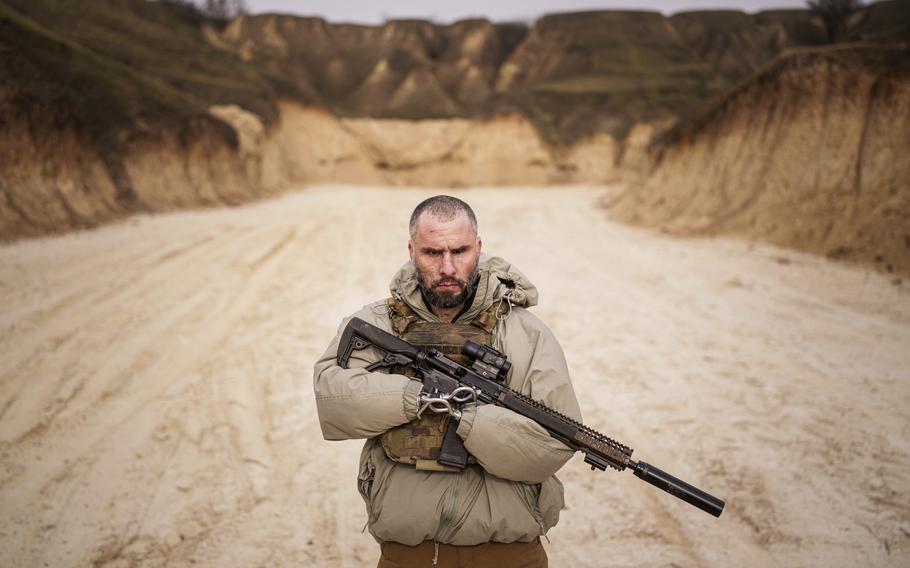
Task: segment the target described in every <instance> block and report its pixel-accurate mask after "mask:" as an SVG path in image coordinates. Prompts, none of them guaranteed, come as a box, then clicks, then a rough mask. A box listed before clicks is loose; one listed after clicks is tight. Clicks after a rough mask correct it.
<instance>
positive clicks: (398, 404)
mask: <svg viewBox="0 0 910 568" xmlns="http://www.w3.org/2000/svg"><path fill="white" fill-rule="evenodd" d="M481 249H482V241H481V239H480V236H479V235H478V232H477V219H476V216H475V215H474V211H473V210H472V209H471V207H470V206H469V205H468V204H467V203H465V202H463V201H461V200H460V199H456V198H454V197H449V196H444V195H442V196H436V197H432V198H430V199H427V200H426V201H424V202H422V203H420V204H419V205H418V206H417V208H416V209H415V210H414V213H413V214H412V215H411V221H410V240H409V241H408V254H409V256H410V260H409V261H408V262H407V263H406V264H405V265H404V266H403V267H402V268H401V269H400V270H399V271H398V273H397V274H396V275H395V277H394V278H393V279H392V283H391V286H390V290H391V297H390V298H388V299H384V300H381V301H378V302H375V303H373V304H370V305H367V306H365V307H364V308H363V309H361V310H360V311H358V312H357V313H356V314H353V315H352V316H351V317H358V318H361V319H363V320H365V321H366V322H368V323H371V324H373V325H375V326H378V327H380V328H382V329H384V330H385V331H388V332H390V333H393V334H396V335H398V336H399V337H401V338H402V339H404V340H406V341H408V342H410V343H412V344H415V345H422V346H431V347H434V348H436V349H439V350H440V351H442V352H443V353H445V354H446V355H447V356H448V357H450V358H452V359H456V360H463V359H461V355H460V349H461V346H462V345H463V344H464V342H465V341H467V340H471V341H475V342H477V343H484V344H487V345H490V346H492V347H493V348H495V349H497V350H499V351H502V352H503V353H505V354H506V355H507V356H508V359H509V361H510V362H511V363H512V367H511V370H510V371H509V374H508V376H507V377H506V384H507V385H508V386H509V387H510V388H511V389H513V390H516V391H519V392H521V393H522V394H525V395H527V396H530V397H532V398H534V399H535V400H538V401H540V402H542V403H544V404H545V405H547V406H549V407H551V408H553V409H556V410H558V411H559V412H562V413H563V414H565V415H567V416H569V417H571V418H573V419H575V420H578V421H581V412H580V410H579V407H578V402H577V400H576V398H575V393H574V391H573V388H572V383H571V381H570V379H569V374H568V369H567V367H566V362H565V357H564V356H563V353H562V349H561V348H560V346H559V344H558V343H557V341H556V339H555V338H554V337H553V334H552V333H551V332H550V330H549V329H547V327H546V326H545V325H544V324H543V323H542V322H541V321H540V320H539V319H537V317H535V316H534V315H532V314H531V313H530V312H529V311H528V310H527V308H529V307H531V306H534V305H536V303H537V289H536V287H535V286H534V285H533V284H531V282H530V281H529V280H528V279H527V277H526V276H525V275H524V274H522V273H521V272H519V271H518V269H517V268H515V267H514V266H512V265H511V264H510V263H508V262H507V261H505V260H503V259H502V258H498V257H495V256H486V255H482V254H481ZM347 321H348V320H345V321H343V322H342V324H341V327H340V328H339V331H338V334H337V335H336V336H335V339H334V340H333V341H332V343H331V344H330V345H329V347H328V349H327V350H326V352H325V354H324V355H323V356H322V357H321V358H320V359H319V361H317V362H316V365H315V372H314V380H315V385H314V391H315V395H316V408H317V411H318V413H319V421H320V425H321V427H322V433H323V436H324V437H325V439H326V440H347V439H354V438H366V443H365V444H364V447H363V452H362V454H361V458H360V468H359V473H358V489H359V491H360V494H361V496H362V497H363V499H364V501H365V503H366V509H367V515H368V521H367V525H368V527H369V530H370V533H371V534H372V535H373V537H374V538H375V539H376V540H377V541H378V542H379V543H380V549H381V556H380V560H379V565H378V566H379V568H384V567H385V568H391V567H401V566H428V565H432V566H441V567H449V566H450V567H457V566H471V567H484V566H495V567H496V568H504V567H528V568H532V567H533V568H538V567H545V566H547V556H546V552H545V551H544V549H543V546H542V544H541V542H540V536H542V535H545V534H546V532H547V531H548V530H549V529H550V528H552V527H553V526H555V525H556V523H557V521H558V520H559V512H560V510H561V509H562V508H563V505H564V501H563V488H562V484H561V483H560V482H559V480H558V479H557V478H556V477H555V473H556V471H557V470H558V469H559V468H560V467H562V466H563V464H565V462H566V461H568V460H569V458H571V457H572V454H573V451H572V450H571V449H569V448H568V447H566V446H565V445H563V444H562V443H561V442H559V441H557V440H555V439H554V438H552V437H551V436H550V435H549V434H548V433H547V432H546V430H544V429H543V428H542V427H541V426H539V425H538V424H536V423H535V422H533V421H532V420H530V419H528V418H525V417H523V416H521V415H519V414H517V413H515V412H512V411H510V410H508V409H505V408H502V407H498V406H494V405H492V404H490V405H476V404H466V405H465V406H463V407H462V408H461V413H460V416H459V417H458V418H456V417H455V416H450V415H449V414H430V413H424V414H422V415H421V417H420V418H418V417H417V414H418V404H419V403H418V400H419V397H421V394H422V393H421V390H422V386H423V385H422V383H421V382H420V381H418V380H414V379H413V378H412V377H409V376H407V372H408V370H407V369H392V372H378V371H374V372H368V371H367V370H366V369H365V367H367V366H368V365H370V364H371V363H374V362H376V361H378V360H380V359H381V354H380V352H379V351H378V350H376V349H374V348H370V349H364V350H361V351H358V352H356V353H355V354H354V355H353V356H352V357H351V359H350V363H349V368H347V369H345V368H342V367H340V366H338V365H337V363H336V353H337V351H338V344H339V341H340V338H341V331H342V330H343V329H344V327H345V325H346V324H347ZM456 419H458V423H457V434H458V436H459V437H460V438H461V439H462V440H463V441H464V446H465V448H466V449H467V450H468V452H469V454H470V459H469V462H468V463H469V465H468V466H467V467H466V468H465V469H463V470H458V469H452V468H448V467H446V466H443V465H440V464H439V463H438V462H437V461H436V457H437V456H438V455H439V449H440V446H441V443H442V436H443V433H444V432H445V428H446V427H447V426H448V424H449V422H450V421H452V420H456Z"/></svg>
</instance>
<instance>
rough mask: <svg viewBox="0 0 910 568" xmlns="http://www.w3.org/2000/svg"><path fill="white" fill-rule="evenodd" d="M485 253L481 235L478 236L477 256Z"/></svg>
mask: <svg viewBox="0 0 910 568" xmlns="http://www.w3.org/2000/svg"><path fill="white" fill-rule="evenodd" d="M481 252H483V240H481V238H480V235H477V254H480V253H481Z"/></svg>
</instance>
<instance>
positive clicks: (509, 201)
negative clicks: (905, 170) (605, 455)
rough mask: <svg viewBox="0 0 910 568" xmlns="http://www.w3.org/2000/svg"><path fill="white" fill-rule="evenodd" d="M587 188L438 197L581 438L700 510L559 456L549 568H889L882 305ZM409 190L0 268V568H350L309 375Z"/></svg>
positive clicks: (901, 488) (903, 489) (893, 514)
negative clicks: (641, 224) (561, 354)
mask: <svg viewBox="0 0 910 568" xmlns="http://www.w3.org/2000/svg"><path fill="white" fill-rule="evenodd" d="M603 191H604V190H602V189H585V188H550V189H545V190H538V189H528V190H525V189H506V190H503V189H496V190H468V191H461V192H458V193H457V195H460V196H462V197H464V198H465V199H467V200H469V201H470V202H472V203H473V204H474V205H475V206H476V209H477V213H478V216H479V218H480V222H481V235H482V236H483V238H484V243H485V247H486V249H487V250H488V251H491V252H493V251H495V252H496V253H497V254H500V255H501V256H504V257H506V258H509V259H510V260H512V262H514V263H516V264H517V265H518V266H520V267H521V268H522V269H523V270H524V271H525V272H526V273H527V274H528V275H529V276H530V277H531V279H532V280H533V281H535V282H536V283H537V285H538V286H539V288H540V290H541V297H542V299H541V306H539V307H538V308H536V313H537V314H538V315H539V316H540V317H541V318H543V319H544V321H546V322H547V323H548V324H549V325H550V326H551V327H552V328H553V330H554V332H555V333H556V335H557V337H559V338H560V340H561V342H562V343H563V346H564V348H565V351H566V355H567V358H568V360H569V363H570V368H571V370H572V372H573V379H574V381H575V385H576V391H577V392H578V393H579V396H580V397H581V398H582V409H583V411H584V413H585V419H586V421H587V422H588V423H589V424H590V425H591V426H594V427H596V428H598V429H600V430H602V431H603V432H605V433H608V434H610V435H613V436H614V437H616V438H618V439H620V440H621V441H623V442H625V443H627V444H629V445H631V446H632V447H633V448H635V449H636V456H637V457H640V458H642V459H645V460H647V461H649V462H652V463H654V464H655V465H657V466H659V467H662V468H663V469H666V470H668V471H670V472H671V473H674V474H676V475H677V476H679V477H682V478H683V479H686V480H688V481H691V482H693V483H695V484H697V485H700V486H702V487H704V488H705V489H707V490H709V491H711V492H713V493H715V494H717V495H719V496H721V497H723V498H725V499H726V500H727V503H728V504H727V510H726V511H725V513H724V515H723V516H722V517H721V519H719V520H717V519H714V518H713V517H709V516H708V515H705V514H704V513H701V512H700V511H698V510H696V509H694V508H692V507H689V506H687V505H685V504H684V503H682V502H680V501H677V500H676V499H673V498H672V497H670V496H669V495H666V494H663V493H661V492H658V491H657V490H655V489H653V488H651V487H650V486H648V485H646V484H643V483H641V482H640V481H638V480H637V479H635V478H634V477H633V476H632V475H630V474H628V473H615V472H613V473H595V472H591V471H589V470H588V469H587V467H585V465H584V463H583V462H582V459H581V457H580V456H576V458H575V459H574V460H573V461H572V462H571V463H570V464H569V465H568V466H567V467H566V468H565V469H564V470H563V471H562V472H561V473H560V477H561V478H562V480H563V481H564V483H565V484H566V492H567V501H568V505H569V509H568V510H567V511H565V512H564V513H563V518H562V521H561V523H560V525H559V526H558V527H557V528H556V529H554V530H553V531H551V533H550V535H549V543H548V544H547V548H548V550H549V552H550V556H551V560H552V565H553V566H556V567H560V566H573V567H574V566H580V567H584V566H591V567H595V566H639V565H652V566H661V565H667V566H669V565H676V566H694V565H702V566H726V565H736V566H774V565H780V566H794V565H825V566H857V565H877V566H900V565H906V564H907V563H908V561H910V502H908V500H907V497H906V496H907V494H908V492H910V457H908V455H910V454H908V449H910V442H908V440H910V347H908V346H910V286H908V285H907V284H906V283H904V284H903V285H894V284H892V283H891V282H889V281H888V280H887V279H885V278H883V277H881V276H879V275H876V274H871V273H867V272H864V271H862V270H860V269H855V268H850V267H845V266H842V265H838V264H834V263H831V262H828V261H826V260H824V259H820V258H818V257H812V256H807V255H801V254H797V253H793V252H790V251H782V250H780V249H774V248H771V247H766V246H759V245H750V244H747V243H743V242H737V241H721V240H715V241H707V240H704V241H703V240H685V241H684V240H674V239H668V238H666V237H663V236H660V235H657V234H652V233H648V232H644V231H639V230H635V229H629V228H626V227H622V226H618V225H615V224H612V223H609V222H608V221H606V220H605V217H604V215H603V213H602V212H601V211H600V210H598V209H597V208H596V207H595V206H594V203H595V202H596V201H597V199H598V197H600V196H601V195H602V193H603ZM431 193H432V192H429V191H420V190H413V189H369V188H360V189H355V188H347V187H322V188H313V189H310V190H307V191H305V192H302V193H298V194H294V195H288V196H286V197H283V198H281V199H277V200H273V201H268V202H264V203H260V204H257V205H253V206H249V207H244V208H239V209H232V210H218V211H204V212H188V213H178V214H173V215H167V216H160V217H155V218H149V217H142V218H134V219H132V220H130V221H128V222H125V223H122V224H120V225H117V226H112V227H107V228H104V229H101V230H97V231H91V232H85V233H81V234H74V235H69V236H66V237H62V238H55V239H47V240H36V241H30V242H24V243H19V244H15V245H7V246H4V247H2V248H0V354H2V356H0V565H3V566H45V565H47V566H86V565H92V564H94V565H98V566H132V565H143V566H155V565H162V564H167V565H169V566H189V565H193V566H213V567H214V566H228V565H232V566H291V565H295V566H352V567H360V566H373V565H375V561H376V558H377V556H378V548H377V547H376V546H375V544H374V542H373V541H372V539H371V537H370V536H369V535H368V534H366V533H362V532H361V529H362V528H363V524H364V522H365V520H366V515H365V512H364V509H363V505H362V502H361V501H360V497H359V496H358V494H357V491H356V489H355V484H354V476H355V468H356V461H357V457H358V454H359V449H360V443H359V442H344V443H329V442H324V441H323V440H322V438H321V435H320V432H319V427H318V424H317V422H316V417H315V409H314V404H313V400H312V388H311V373H312V362H313V361H314V359H315V358H316V357H317V355H318V354H319V353H321V351H322V350H323V349H324V348H325V346H326V344H327V343H328V341H329V339H330V338H331V336H332V335H333V333H334V332H335V329H336V327H337V325H338V323H339V322H340V320H341V318H342V316H344V315H347V314H349V313H351V312H353V311H354V310H356V309H357V308H359V307H360V306H361V305H362V304H364V303H367V302H368V301H371V300H374V299H378V298H380V297H382V296H384V295H385V293H386V291H387V284H388V280H389V279H390V277H391V275H392V274H393V272H394V271H395V269H396V268H397V267H398V266H399V265H400V263H401V262H403V260H404V259H405V255H406V250H405V242H406V241H405V239H406V231H405V227H406V223H407V217H408V215H409V214H410V210H411V208H412V207H413V206H414V205H415V204H416V203H417V202H418V201H419V200H420V199H421V198H423V197H425V196H427V195H430V194H431Z"/></svg>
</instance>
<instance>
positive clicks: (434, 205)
mask: <svg viewBox="0 0 910 568" xmlns="http://www.w3.org/2000/svg"><path fill="white" fill-rule="evenodd" d="M426 211H429V212H430V213H431V214H432V215H433V216H434V217H436V218H437V219H439V220H441V221H451V220H453V219H454V218H455V217H457V216H458V214H459V213H464V214H465V215H467V216H468V221H470V222H471V228H472V229H474V234H475V235H476V234H477V216H476V215H474V210H473V209H471V206H470V205H468V204H467V203H465V202H464V201H462V200H460V199H458V198H457V197H452V196H450V195H436V196H434V197H431V198H429V199H424V200H423V201H421V202H420V204H419V205H418V206H417V207H415V208H414V212H413V213H411V222H410V223H409V225H408V229H409V232H410V234H411V238H412V239H413V238H414V235H415V234H416V233H417V221H418V220H419V219H420V216H421V215H422V214H423V213H424V212H426Z"/></svg>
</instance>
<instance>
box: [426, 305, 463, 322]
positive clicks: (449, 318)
mask: <svg viewBox="0 0 910 568" xmlns="http://www.w3.org/2000/svg"><path fill="white" fill-rule="evenodd" d="M463 309H464V304H461V305H460V306H455V307H454V308H437V307H436V306H430V311H432V312H433V315H435V316H436V317H438V318H439V321H441V322H442V323H452V322H453V321H454V320H455V318H456V317H457V316H458V314H460V313H461V310H463Z"/></svg>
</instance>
